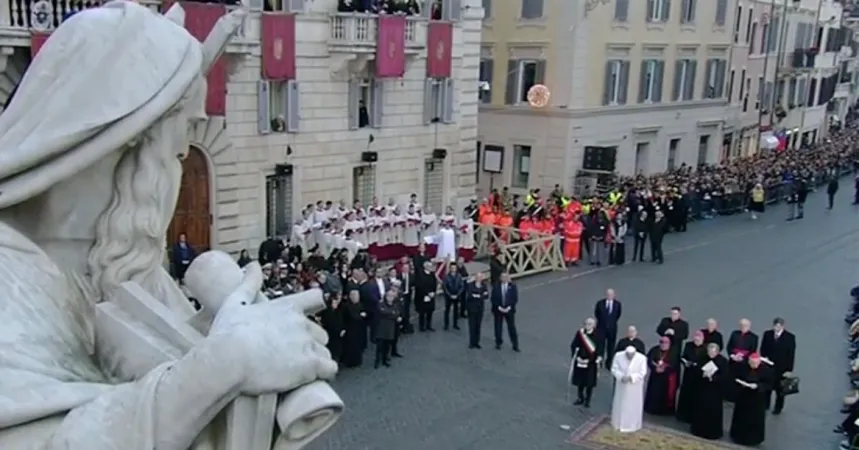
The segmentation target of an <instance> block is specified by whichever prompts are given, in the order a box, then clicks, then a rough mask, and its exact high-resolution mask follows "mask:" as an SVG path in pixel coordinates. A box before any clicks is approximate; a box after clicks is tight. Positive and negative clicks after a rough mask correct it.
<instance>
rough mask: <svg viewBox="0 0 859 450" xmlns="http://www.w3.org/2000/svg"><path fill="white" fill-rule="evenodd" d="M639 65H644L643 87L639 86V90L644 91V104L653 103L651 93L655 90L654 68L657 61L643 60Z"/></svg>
mask: <svg viewBox="0 0 859 450" xmlns="http://www.w3.org/2000/svg"><path fill="white" fill-rule="evenodd" d="M641 63H642V64H645V68H644V70H645V72H644V80H645V81H644V83H645V86H639V89H642V90H644V103H653V93H654V92H653V91H654V90H655V88H656V67H657V66H658V64H659V60H656V59H645V60H643V61H642V62H641Z"/></svg>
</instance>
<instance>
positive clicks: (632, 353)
mask: <svg viewBox="0 0 859 450" xmlns="http://www.w3.org/2000/svg"><path fill="white" fill-rule="evenodd" d="M611 374H612V376H614V379H615V389H614V398H613V399H612V402H611V426H612V427H613V428H614V429H615V430H618V431H620V432H621V433H632V432H635V431H638V430H640V429H641V426H642V416H643V415H644V378H645V377H646V376H647V357H646V356H644V355H642V354H641V353H638V351H636V350H635V347H632V346H629V347H627V348H626V350H624V351H623V353H615V355H614V359H613V360H612V363H611Z"/></svg>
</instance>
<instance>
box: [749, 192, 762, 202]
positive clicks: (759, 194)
mask: <svg viewBox="0 0 859 450" xmlns="http://www.w3.org/2000/svg"><path fill="white" fill-rule="evenodd" d="M752 200H753V201H754V202H755V203H762V202H763V201H764V190H763V189H752Z"/></svg>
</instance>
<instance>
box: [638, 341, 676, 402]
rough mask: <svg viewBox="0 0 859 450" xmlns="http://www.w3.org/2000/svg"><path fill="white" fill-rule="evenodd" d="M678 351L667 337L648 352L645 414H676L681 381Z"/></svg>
mask: <svg viewBox="0 0 859 450" xmlns="http://www.w3.org/2000/svg"><path fill="white" fill-rule="evenodd" d="M677 353H678V352H677V350H675V347H673V346H672V345H671V339H669V338H668V337H666V336H663V337H661V338H659V345H657V346H655V347H653V348H651V349H650V351H649V352H647V363H648V364H647V365H648V367H647V369H648V371H649V372H650V377H649V378H648V379H647V392H646V393H645V395H644V412H646V413H648V414H653V415H655V416H670V415H672V414H674V404H675V399H676V398H677V388H678V385H679V381H680V373H679V370H678V369H679V367H677V362H678V361H679V360H680V357H679V356H677Z"/></svg>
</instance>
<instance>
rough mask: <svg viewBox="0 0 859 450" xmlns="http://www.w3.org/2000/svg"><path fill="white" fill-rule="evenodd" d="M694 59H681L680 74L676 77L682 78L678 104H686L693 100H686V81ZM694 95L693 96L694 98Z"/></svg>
mask: <svg viewBox="0 0 859 450" xmlns="http://www.w3.org/2000/svg"><path fill="white" fill-rule="evenodd" d="M692 61H693V60H692V59H681V60H680V63H681V64H680V73H679V74H677V75H675V76H678V75H679V76H680V86H679V87H680V90H679V92H678V95H677V101H678V102H686V101H689V100H692V99H691V98H686V79H687V78H688V75H689V65H690V64H691V63H692ZM694 95H695V94H694V93H693V94H692V96H693V97H694Z"/></svg>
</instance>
